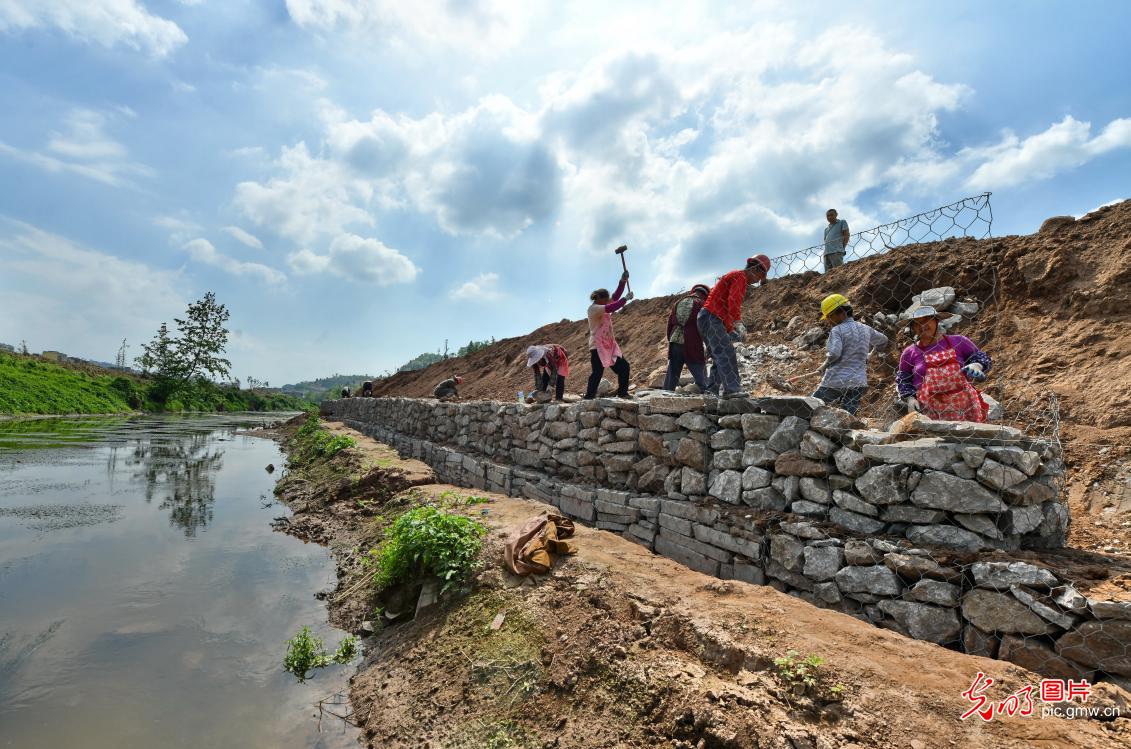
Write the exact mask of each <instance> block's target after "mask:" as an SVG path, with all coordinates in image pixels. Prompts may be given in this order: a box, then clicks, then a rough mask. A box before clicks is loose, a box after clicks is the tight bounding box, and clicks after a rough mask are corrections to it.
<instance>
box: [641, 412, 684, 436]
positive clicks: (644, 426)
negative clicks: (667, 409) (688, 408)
mask: <svg viewBox="0 0 1131 749" xmlns="http://www.w3.org/2000/svg"><path fill="white" fill-rule="evenodd" d="M639 428H640V429H641V430H642V431H649V432H674V431H676V429H678V427H677V426H676V418H675V417H674V416H671V415H669V414H641V415H640V426H639Z"/></svg>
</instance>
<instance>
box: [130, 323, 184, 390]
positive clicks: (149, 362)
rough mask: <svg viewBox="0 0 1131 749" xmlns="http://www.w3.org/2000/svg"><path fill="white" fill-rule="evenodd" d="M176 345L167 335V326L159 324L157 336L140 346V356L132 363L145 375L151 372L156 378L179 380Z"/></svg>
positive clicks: (174, 340)
mask: <svg viewBox="0 0 1131 749" xmlns="http://www.w3.org/2000/svg"><path fill="white" fill-rule="evenodd" d="M177 344H178V341H177V340H176V339H174V338H173V337H172V336H170V335H169V326H168V325H167V324H166V323H161V327H159V328H158V329H157V335H155V336H153V340H152V341H150V342H149V343H143V344H142V345H141V350H142V354H141V356H139V357H137V359H135V360H134V361H135V363H136V364H137V365H138V367H140V368H141V371H142V372H144V373H146V374H149V373H150V372H152V373H153V374H155V375H157V376H158V377H164V378H170V379H180V374H179V370H180V367H179V357H178V356H177V347H178V346H177Z"/></svg>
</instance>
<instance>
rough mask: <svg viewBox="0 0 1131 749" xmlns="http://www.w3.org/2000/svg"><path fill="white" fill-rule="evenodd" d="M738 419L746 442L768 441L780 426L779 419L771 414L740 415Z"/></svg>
mask: <svg viewBox="0 0 1131 749" xmlns="http://www.w3.org/2000/svg"><path fill="white" fill-rule="evenodd" d="M724 418H730V417H724ZM740 419H741V424H742V435H743V437H745V438H746V439H748V440H768V439H769V438H770V436H771V435H772V434H773V433H774V432H775V431H777V428H778V427H779V426H781V417H780V416H774V415H772V414H742V415H741V416H740ZM721 423H722V422H721V420H720V424H721Z"/></svg>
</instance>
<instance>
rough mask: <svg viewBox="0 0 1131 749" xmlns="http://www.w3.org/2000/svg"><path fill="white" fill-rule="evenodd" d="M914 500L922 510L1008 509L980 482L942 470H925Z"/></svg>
mask: <svg viewBox="0 0 1131 749" xmlns="http://www.w3.org/2000/svg"><path fill="white" fill-rule="evenodd" d="M865 454H867V453H865ZM911 501H912V502H914V503H915V504H917V505H919V506H920V507H930V508H933V509H936V510H946V511H948V512H962V513H968V514H974V513H990V512H992V513H996V512H1004V511H1005V509H1006V505H1005V503H1004V502H1002V501H1001V499H1000V498H999V497H998V496H997V495H996V494H993V493H992V492H990V491H989V490H988V489H986V488H985V487H984V486H982V485H981V484H979V483H978V482H976V481H969V480H968V479H960V478H958V477H957V476H953V475H951V474H949V473H944V472H943V471H926V472H925V473H924V474H923V478H922V480H920V481H919V485H918V486H917V487H915V491H913V492H911Z"/></svg>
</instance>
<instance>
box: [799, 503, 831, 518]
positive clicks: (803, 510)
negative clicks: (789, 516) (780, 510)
mask: <svg viewBox="0 0 1131 749" xmlns="http://www.w3.org/2000/svg"><path fill="white" fill-rule="evenodd" d="M789 511H790V512H792V513H793V514H794V515H804V516H806V517H818V518H823V517H825V516H826V515H828V513H829V508H828V505H820V504H817V503H816V502H809V501H808V500H804V499H803V500H800V501H798V502H794V503H792V504H791V505H790V506H789Z"/></svg>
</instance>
